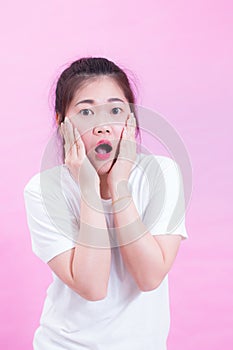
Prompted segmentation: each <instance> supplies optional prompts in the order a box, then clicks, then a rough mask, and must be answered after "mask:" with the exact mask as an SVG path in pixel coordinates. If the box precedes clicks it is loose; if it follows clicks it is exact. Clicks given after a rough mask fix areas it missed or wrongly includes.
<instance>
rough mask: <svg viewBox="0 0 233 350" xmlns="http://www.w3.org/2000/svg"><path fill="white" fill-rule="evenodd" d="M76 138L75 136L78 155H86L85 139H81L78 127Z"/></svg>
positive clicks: (75, 129) (75, 130)
mask: <svg viewBox="0 0 233 350" xmlns="http://www.w3.org/2000/svg"><path fill="white" fill-rule="evenodd" d="M74 138H75V143H76V147H77V151H78V155H80V156H81V157H84V156H85V146H84V143H83V140H82V139H81V136H80V134H79V131H78V129H77V128H74Z"/></svg>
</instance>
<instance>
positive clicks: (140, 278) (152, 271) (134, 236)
mask: <svg viewBox="0 0 233 350" xmlns="http://www.w3.org/2000/svg"><path fill="white" fill-rule="evenodd" d="M123 197H124V199H119V200H118V201H117V198H116V197H115V198H113V201H114V200H115V201H116V203H115V204H113V209H114V221H115V225H116V230H117V235H118V240H119V245H120V250H121V254H122V258H123V260H124V263H125V265H126V267H127V269H128V271H129V272H130V273H131V275H132V276H133V277H134V279H135V282H136V283H137V285H138V287H139V289H141V290H142V291H150V290H153V289H155V288H157V287H158V286H159V284H160V283H161V282H162V280H163V279H164V277H165V276H166V274H167V273H168V271H169V270H170V268H171V266H172V264H173V262H174V260H175V257H176V254H177V252H178V248H179V245H180V241H181V236H179V235H160V236H152V235H151V233H150V232H148V230H147V228H146V226H145V225H144V224H143V222H142V221H141V220H140V217H139V214H138V212H137V209H136V207H135V205H134V202H133V200H132V197H131V196H130V194H129V191H128V190H127V188H125V190H124V191H123V192H122V197H121V198H123ZM113 203H114V202H113ZM123 208H124V209H123ZM122 209H123V210H122Z"/></svg>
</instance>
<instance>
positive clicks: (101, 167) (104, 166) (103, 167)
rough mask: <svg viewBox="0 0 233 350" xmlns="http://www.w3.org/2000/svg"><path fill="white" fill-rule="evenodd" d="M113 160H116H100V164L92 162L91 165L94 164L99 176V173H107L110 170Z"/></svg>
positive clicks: (114, 160)
mask: <svg viewBox="0 0 233 350" xmlns="http://www.w3.org/2000/svg"><path fill="white" fill-rule="evenodd" d="M115 162H116V159H111V160H108V161H106V162H101V164H93V165H94V167H95V169H96V171H97V173H98V175H100V176H101V175H106V174H108V173H109V172H110V171H111V169H112V167H113V165H114V164H115Z"/></svg>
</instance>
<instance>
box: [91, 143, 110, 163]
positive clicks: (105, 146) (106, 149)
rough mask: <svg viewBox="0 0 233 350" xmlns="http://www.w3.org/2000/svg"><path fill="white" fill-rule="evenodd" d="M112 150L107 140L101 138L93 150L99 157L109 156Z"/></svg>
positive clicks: (105, 157)
mask: <svg viewBox="0 0 233 350" xmlns="http://www.w3.org/2000/svg"><path fill="white" fill-rule="evenodd" d="M111 151H112V146H111V144H110V142H109V141H107V140H101V141H100V142H98V144H97V146H96V148H95V152H96V156H97V158H99V159H107V158H109V157H110V152H111Z"/></svg>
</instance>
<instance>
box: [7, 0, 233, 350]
mask: <svg viewBox="0 0 233 350" xmlns="http://www.w3.org/2000/svg"><path fill="white" fill-rule="evenodd" d="M232 14H233V3H232V1H230V0H229V1H226V0H221V1H220V0H216V1H201V0H196V1H185V0H173V1H152V0H151V1H143V2H140V4H137V3H136V2H135V3H134V2H133V1H126V0H124V1H122V0H118V1H116V2H109V1H107V0H98V1H97V0H96V1H90V0H85V1H75V0H66V1H62V0H50V1H45V0H44V1H40V2H33V1H29V0H21V1H19V2H17V1H14V2H13V1H8V2H5V4H4V5H2V6H1V15H0V16H1V19H0V26H1V28H0V33H1V34H0V35H1V56H0V61H1V64H0V70H1V75H0V76H1V120H2V122H1V124H2V125H1V136H0V147H1V153H2V156H1V166H2V170H1V181H0V187H1V188H0V193H1V246H0V258H1V263H0V266H1V267H0V269H1V289H0V303H1V312H0V348H1V349H5V350H6V349H18V350H29V349H32V345H31V344H32V337H33V333H34V331H35V329H36V328H37V326H38V322H39V317H40V313H41V308H42V305H43V300H44V298H45V291H46V288H47V287H48V285H49V283H50V281H51V276H50V271H49V269H48V267H47V266H46V265H45V264H43V263H42V262H41V261H40V260H39V259H38V258H37V257H35V256H34V255H33V253H32V252H31V242H30V235H29V231H28V228H27V224H26V218H25V209H24V202H23V188H24V186H25V184H26V183H27V181H28V180H29V178H30V177H31V176H32V175H34V174H35V173H36V172H38V171H39V169H40V161H41V157H42V153H43V150H44V147H45V145H46V143H47V141H48V140H49V137H50V135H51V132H52V116H53V114H52V110H51V108H50V107H49V103H48V94H49V89H50V86H51V84H52V82H53V80H54V78H55V77H56V75H57V72H59V67H61V66H62V65H63V64H64V63H66V62H68V61H70V60H73V59H76V58H79V57H82V56H86V55H92V56H97V55H98V56H105V57H107V58H109V59H112V60H114V61H116V63H119V64H120V65H121V66H123V67H127V68H129V69H130V70H132V71H133V72H135V74H136V76H137V81H138V86H139V90H140V98H139V103H141V104H143V105H144V106H146V107H148V108H152V109H154V110H157V111H158V112H160V113H162V115H164V116H165V117H166V118H167V120H169V122H170V123H171V124H172V125H173V126H174V127H175V128H176V129H177V131H178V132H179V134H180V135H181V137H182V139H183V141H184V144H185V145H186V147H187V149H188V152H189V155H190V159H191V162H192V167H193V177H194V183H193V193H192V201H191V203H190V205H189V208H188V212H187V216H186V222H187V230H188V233H189V239H188V240H187V241H186V242H183V243H182V246H181V249H180V252H179V255H178V257H177V260H176V262H175V265H174V268H173V270H172V272H171V273H170V287H171V314H172V323H171V332H170V336H169V341H168V345H169V346H168V349H170V350H181V349H186V350H197V349H198V350H202V349H203V350H219V349H224V350H227V349H232V348H233V332H232V328H233V316H232V315H233V301H232V292H233V290H232V287H233V278H232V276H233V271H232V270H233V269H232V265H233V262H232V245H233V232H232V201H231V198H232V195H233V191H232V178H233V171H232V170H233V169H232V141H231V139H232V101H233V93H232V82H233V69H232V62H233V45H232V30H233V18H232V17H233V16H232ZM45 350H47V349H45Z"/></svg>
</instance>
